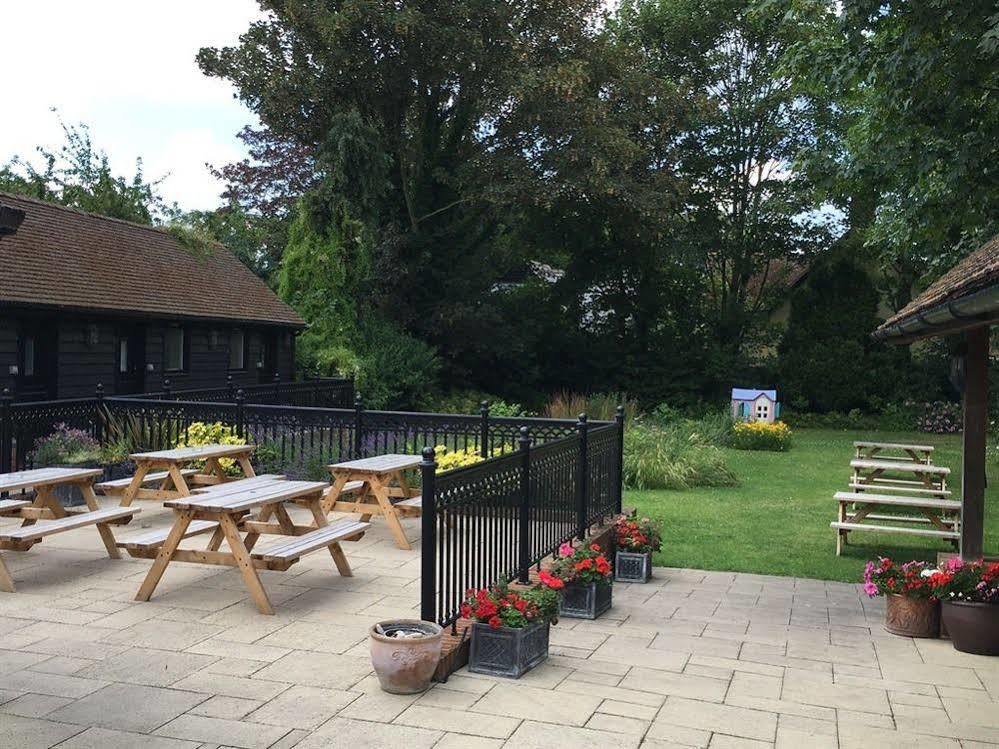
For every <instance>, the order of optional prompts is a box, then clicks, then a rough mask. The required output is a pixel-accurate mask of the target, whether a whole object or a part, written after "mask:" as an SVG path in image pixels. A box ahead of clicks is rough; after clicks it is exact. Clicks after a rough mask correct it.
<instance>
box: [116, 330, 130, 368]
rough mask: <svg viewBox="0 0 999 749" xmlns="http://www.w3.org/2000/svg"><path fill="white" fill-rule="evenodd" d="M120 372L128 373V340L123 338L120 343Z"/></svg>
mask: <svg viewBox="0 0 999 749" xmlns="http://www.w3.org/2000/svg"><path fill="white" fill-rule="evenodd" d="M118 371H119V372H121V373H122V374H126V373H127V372H128V339H127V338H122V339H121V340H119V341H118Z"/></svg>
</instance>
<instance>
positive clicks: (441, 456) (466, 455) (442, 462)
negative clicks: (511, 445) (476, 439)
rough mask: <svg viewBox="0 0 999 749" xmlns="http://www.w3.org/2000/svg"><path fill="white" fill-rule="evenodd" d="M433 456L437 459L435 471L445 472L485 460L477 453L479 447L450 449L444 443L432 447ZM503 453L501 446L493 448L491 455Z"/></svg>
mask: <svg viewBox="0 0 999 749" xmlns="http://www.w3.org/2000/svg"><path fill="white" fill-rule="evenodd" d="M434 454H435V458H436V460H437V471H436V473H445V472H446V471H453V470H455V469H456V468H464V467H465V466H474V465H475V464H476V463H481V462H482V461H484V460H485V458H483V457H482V455H481V454H480V453H479V448H477V447H466V448H464V449H462V450H450V449H448V448H447V447H445V446H444V445H437V447H435V448H434ZM502 454H503V448H501V447H497V448H494V449H493V451H492V453H491V457H496V456H498V455H502Z"/></svg>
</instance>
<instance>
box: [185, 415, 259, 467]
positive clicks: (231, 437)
mask: <svg viewBox="0 0 999 749" xmlns="http://www.w3.org/2000/svg"><path fill="white" fill-rule="evenodd" d="M245 444H246V440H245V439H243V438H242V437H240V436H238V435H237V434H236V427H231V426H228V425H227V424H223V423H222V422H219V421H216V422H214V423H212V424H207V423H205V422H203V421H195V422H194V423H192V424H190V425H189V426H188V427H187V432H186V434H184V435H181V436H180V438H179V439H178V440H177V443H176V444H175V445H174V447H200V446H202V445H245ZM219 465H220V466H222V470H224V471H225V472H226V473H227V474H229V475H230V476H236V475H239V469H238V468H237V467H236V461H235V460H233V459H232V458H220V459H219ZM203 466H204V461H201V462H200V463H199V467H203Z"/></svg>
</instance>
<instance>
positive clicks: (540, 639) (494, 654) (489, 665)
mask: <svg viewBox="0 0 999 749" xmlns="http://www.w3.org/2000/svg"><path fill="white" fill-rule="evenodd" d="M547 659H548V622H544V623H543V624H540V623H539V624H532V625H531V626H529V627H523V628H521V629H513V628H511V627H499V628H498V629H493V628H492V627H490V626H489V625H488V624H482V623H481V622H474V623H473V624H472V645H471V649H470V651H469V656H468V670H469V671H471V672H472V673H473V674H489V675H490V676H506V677H509V678H512V679H519V678H520V677H521V676H523V675H524V674H526V673H527V672H528V671H530V670H531V669H532V668H534V667H535V666H537V665H538V664H539V663H543V662H544V661H546V660H547Z"/></svg>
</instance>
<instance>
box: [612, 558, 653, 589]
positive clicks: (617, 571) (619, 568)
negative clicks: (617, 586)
mask: <svg viewBox="0 0 999 749" xmlns="http://www.w3.org/2000/svg"><path fill="white" fill-rule="evenodd" d="M614 579H615V580H617V581H618V582H619V583H647V582H648V581H649V580H651V579H652V552H651V551H648V552H645V553H644V554H639V553H636V552H634V551H619V552H617V554H616V555H615V557H614Z"/></svg>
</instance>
